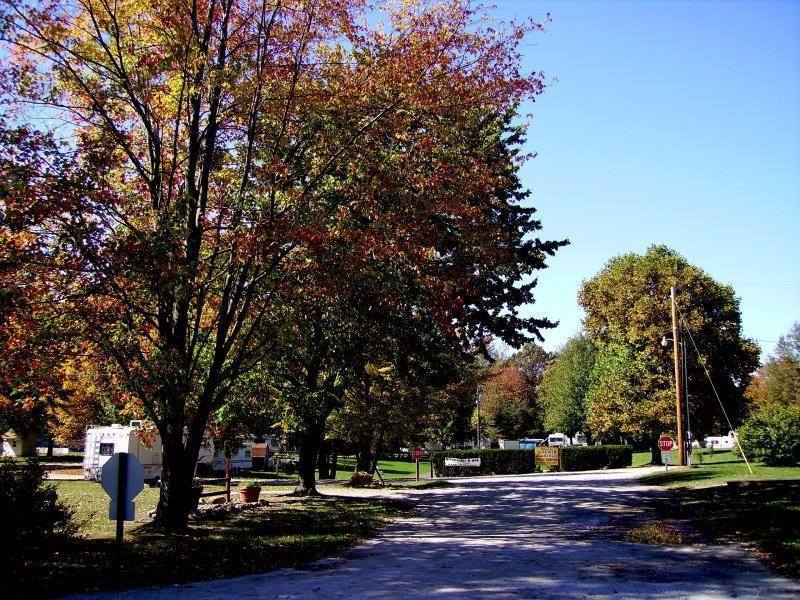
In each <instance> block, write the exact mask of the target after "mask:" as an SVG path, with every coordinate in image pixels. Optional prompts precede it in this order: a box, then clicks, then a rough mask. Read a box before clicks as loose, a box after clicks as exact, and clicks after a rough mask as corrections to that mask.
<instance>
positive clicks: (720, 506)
mask: <svg viewBox="0 0 800 600" xmlns="http://www.w3.org/2000/svg"><path fill="white" fill-rule="evenodd" d="M656 509H657V510H658V511H659V513H661V514H662V515H663V516H664V517H665V518H666V519H674V518H677V519H684V520H686V521H689V522H690V523H692V524H693V525H694V526H695V527H696V529H697V530H698V531H700V532H701V534H703V535H704V537H707V538H709V539H710V540H712V541H713V542H716V543H725V542H746V543H748V544H750V545H751V546H752V547H754V548H755V549H756V552H757V553H758V554H760V555H761V556H763V557H765V558H766V559H767V560H768V562H770V563H771V564H772V566H773V567H774V568H775V569H776V570H777V571H779V572H781V573H783V574H785V575H789V576H792V577H800V480H798V481H797V482H792V483H780V482H776V483H765V484H760V485H757V486H756V485H749V486H743V487H738V486H737V487H730V486H721V487H720V486H717V487H711V488H709V487H705V488H691V487H684V488H679V489H674V490H670V491H669V493H668V496H666V497H665V498H661V499H659V500H657V501H656Z"/></svg>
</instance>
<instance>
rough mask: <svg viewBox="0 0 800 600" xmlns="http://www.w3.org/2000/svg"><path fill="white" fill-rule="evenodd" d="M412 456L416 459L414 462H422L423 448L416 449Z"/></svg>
mask: <svg viewBox="0 0 800 600" xmlns="http://www.w3.org/2000/svg"><path fill="white" fill-rule="evenodd" d="M411 456H413V457H414V460H422V448H414V450H413V451H412V452H411Z"/></svg>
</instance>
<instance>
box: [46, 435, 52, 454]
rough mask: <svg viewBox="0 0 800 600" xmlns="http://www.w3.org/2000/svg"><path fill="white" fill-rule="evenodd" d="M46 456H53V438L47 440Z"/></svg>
mask: <svg viewBox="0 0 800 600" xmlns="http://www.w3.org/2000/svg"><path fill="white" fill-rule="evenodd" d="M47 458H53V438H49V439H48V440H47Z"/></svg>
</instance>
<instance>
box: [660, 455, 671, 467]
mask: <svg viewBox="0 0 800 600" xmlns="http://www.w3.org/2000/svg"><path fill="white" fill-rule="evenodd" d="M671 463H672V452H662V453H661V464H662V465H668V464H671Z"/></svg>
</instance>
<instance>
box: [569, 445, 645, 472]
mask: <svg viewBox="0 0 800 600" xmlns="http://www.w3.org/2000/svg"><path fill="white" fill-rule="evenodd" d="M631 464H633V448H631V447H630V446H567V447H565V448H561V470H562V471H593V470H595V469H621V468H623V467H630V466H631Z"/></svg>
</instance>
